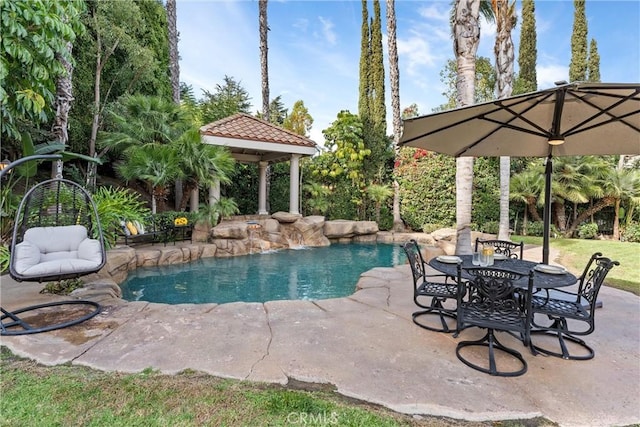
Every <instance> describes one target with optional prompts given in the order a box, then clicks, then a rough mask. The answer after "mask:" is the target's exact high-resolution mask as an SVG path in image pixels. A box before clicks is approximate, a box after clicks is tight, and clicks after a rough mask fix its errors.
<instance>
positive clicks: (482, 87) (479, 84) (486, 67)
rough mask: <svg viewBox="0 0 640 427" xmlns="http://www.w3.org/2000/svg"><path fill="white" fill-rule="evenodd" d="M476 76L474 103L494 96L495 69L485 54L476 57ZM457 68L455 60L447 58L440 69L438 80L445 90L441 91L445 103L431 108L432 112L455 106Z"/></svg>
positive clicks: (488, 99)
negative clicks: (445, 100)
mask: <svg viewBox="0 0 640 427" xmlns="http://www.w3.org/2000/svg"><path fill="white" fill-rule="evenodd" d="M475 71H476V78H475V95H474V100H473V102H474V103H475V104H477V103H480V102H486V101H491V100H492V99H494V98H495V95H494V94H495V90H496V80H497V74H496V70H495V68H494V67H493V65H492V64H491V59H489V58H487V57H486V56H479V57H477V58H476V69H475ZM457 74H458V68H457V64H456V61H454V60H451V59H450V60H448V61H447V63H446V65H445V67H444V68H443V70H442V71H440V80H441V81H442V83H444V85H445V87H446V91H445V92H443V93H442V95H443V96H445V98H446V99H447V102H446V103H445V104H442V105H440V106H438V107H436V108H434V109H433V111H434V112H438V111H446V110H451V109H453V108H456V96H457V95H456V80H457Z"/></svg>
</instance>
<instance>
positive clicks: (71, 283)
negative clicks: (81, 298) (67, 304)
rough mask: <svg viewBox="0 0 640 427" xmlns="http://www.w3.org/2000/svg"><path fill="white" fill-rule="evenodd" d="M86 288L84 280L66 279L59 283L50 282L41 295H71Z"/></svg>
mask: <svg viewBox="0 0 640 427" xmlns="http://www.w3.org/2000/svg"><path fill="white" fill-rule="evenodd" d="M82 287H84V282H83V281H82V279H65V280H60V281H57V282H49V283H47V284H46V285H44V288H42V290H41V291H40V293H41V294H56V295H69V294H70V293H71V292H73V291H75V290H76V289H80V288H82Z"/></svg>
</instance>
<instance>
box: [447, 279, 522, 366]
mask: <svg viewBox="0 0 640 427" xmlns="http://www.w3.org/2000/svg"><path fill="white" fill-rule="evenodd" d="M461 271H462V269H461V268H460V267H458V283H460V285H461V286H463V285H465V286H467V288H468V289H467V293H466V295H467V296H466V300H463V296H462V295H463V292H459V293H458V332H456V334H455V335H454V336H456V337H457V336H458V335H459V333H460V332H461V331H462V330H463V329H466V328H469V327H473V326H475V327H479V328H484V329H486V330H487V333H486V334H485V335H484V336H483V337H482V338H480V339H479V340H474V341H461V342H459V343H458V345H457V346H456V356H457V357H458V359H459V360H460V361H461V362H462V363H464V364H465V365H467V366H469V367H471V368H473V369H476V370H478V371H480V372H484V373H487V374H490V375H495V376H501V377H515V376H519V375H523V374H524V373H526V372H527V362H526V361H525V359H524V357H523V356H522V354H521V353H520V352H518V351H517V350H514V349H512V348H509V347H507V346H505V345H503V344H502V343H501V342H500V341H498V339H497V337H496V335H495V332H496V331H505V332H510V333H511V334H512V335H515V336H518V337H519V338H520V339H521V340H522V341H523V344H524V345H525V347H528V346H529V330H530V319H529V317H530V310H529V307H530V303H531V292H532V289H533V271H531V272H529V275H528V282H527V283H528V284H527V287H526V288H522V287H520V286H517V285H516V282H517V281H519V280H520V279H524V278H525V277H526V276H525V275H522V274H519V273H515V272H513V271H508V270H501V269H497V268H485V267H478V268H465V269H464V271H465V276H468V277H471V279H470V280H469V281H468V282H466V283H463V282H462V276H461ZM468 347H486V348H488V361H487V363H480V362H476V361H475V360H474V361H472V360H470V359H471V357H469V356H471V352H469V351H466V350H464V349H466V348H468ZM496 352H501V353H503V354H502V356H499V360H500V365H501V366H498V359H497V358H496ZM505 356H506V358H507V359H508V360H505V359H504V357H505ZM514 360H515V361H516V363H517V362H519V363H517V368H516V369H514V368H512V365H513V361H514ZM502 362H504V363H502ZM502 366H504V368H502Z"/></svg>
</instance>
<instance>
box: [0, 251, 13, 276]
mask: <svg viewBox="0 0 640 427" xmlns="http://www.w3.org/2000/svg"><path fill="white" fill-rule="evenodd" d="M10 259H11V253H10V252H9V247H8V246H5V245H0V274H4V272H5V271H7V269H8V268H9V261H10Z"/></svg>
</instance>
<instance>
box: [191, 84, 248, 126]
mask: <svg viewBox="0 0 640 427" xmlns="http://www.w3.org/2000/svg"><path fill="white" fill-rule="evenodd" d="M203 95H204V99H203V100H202V101H201V103H200V111H201V115H202V120H203V124H206V123H211V122H215V121H217V120H220V119H224V118H225V117H229V116H232V115H234V114H236V113H247V114H249V108H250V107H251V103H250V102H249V101H250V100H251V97H249V92H247V91H246V89H244V88H243V87H242V85H241V84H240V82H237V81H235V80H234V78H233V77H229V76H224V84H222V85H220V84H217V85H216V90H215V92H214V93H211V92H209V91H207V90H204V94H203Z"/></svg>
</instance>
